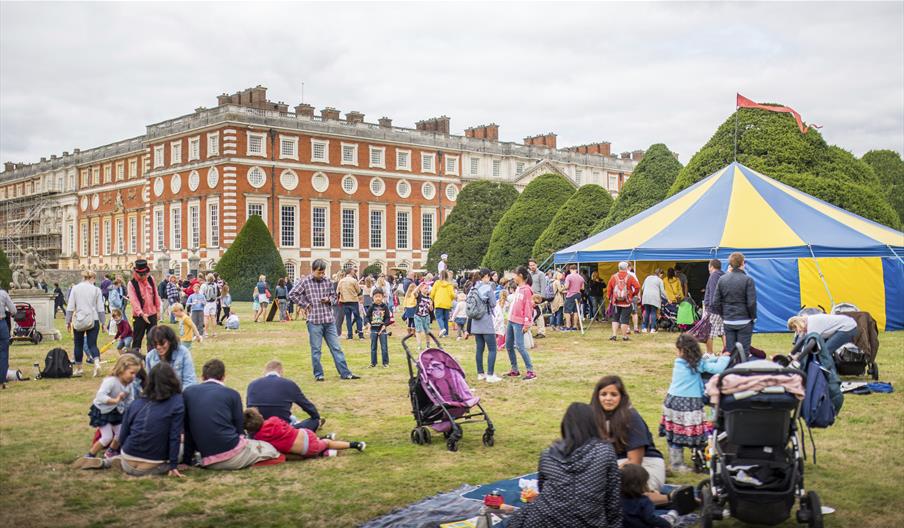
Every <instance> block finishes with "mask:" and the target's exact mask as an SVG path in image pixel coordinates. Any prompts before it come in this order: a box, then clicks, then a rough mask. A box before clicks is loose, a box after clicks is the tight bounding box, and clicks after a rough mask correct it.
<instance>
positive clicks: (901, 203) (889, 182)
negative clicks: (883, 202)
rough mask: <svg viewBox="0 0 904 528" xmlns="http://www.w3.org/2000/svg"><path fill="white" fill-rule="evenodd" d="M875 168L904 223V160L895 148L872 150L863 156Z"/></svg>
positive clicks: (891, 202)
mask: <svg viewBox="0 0 904 528" xmlns="http://www.w3.org/2000/svg"><path fill="white" fill-rule="evenodd" d="M861 159H862V160H863V161H864V162H866V164H867V165H869V166H870V167H872V168H873V171H874V172H875V173H876V177H877V178H879V183H880V185H881V186H882V189H883V190H884V191H885V196H886V197H887V198H888V201H889V203H890V204H891V206H892V207H894V209H895V212H897V213H898V219H899V220H900V221H901V223H902V224H904V161H902V160H901V155H900V154H898V153H897V152H895V151H893V150H871V151H869V152H867V153H866V154H864V155H863V157H862V158H861Z"/></svg>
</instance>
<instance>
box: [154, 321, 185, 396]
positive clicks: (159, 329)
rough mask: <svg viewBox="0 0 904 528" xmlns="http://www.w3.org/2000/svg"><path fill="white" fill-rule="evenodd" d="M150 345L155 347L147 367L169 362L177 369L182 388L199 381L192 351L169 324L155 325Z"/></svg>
mask: <svg viewBox="0 0 904 528" xmlns="http://www.w3.org/2000/svg"><path fill="white" fill-rule="evenodd" d="M148 345H150V346H152V347H154V348H152V349H151V350H149V351H148V355H147V358H145V363H146V366H147V369H148V370H150V369H153V368H154V366H155V365H157V364H158V363H161V362H165V363H169V364H170V366H171V367H173V370H174V371H176V377H177V378H178V379H179V382H180V383H181V386H182V390H185V389H186V388H187V387H189V386H191V385H194V384H195V383H197V377H196V376H195V362H194V360H192V357H191V351H190V350H189V349H187V348H186V347H185V345H182V344H181V343H180V342H179V338H178V337H177V336H176V332H174V331H173V329H172V328H170V327H169V326H155V327H154V328H152V329H151V331H150V333H148Z"/></svg>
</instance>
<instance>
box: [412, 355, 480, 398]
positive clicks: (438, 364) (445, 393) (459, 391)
mask: <svg viewBox="0 0 904 528" xmlns="http://www.w3.org/2000/svg"><path fill="white" fill-rule="evenodd" d="M418 363H420V366H421V373H422V375H421V380H420V381H421V383H422V384H427V385H429V387H430V389H432V390H428V387H424V389H425V392H426V393H427V395H428V396H429V397H430V399H431V401H433V403H435V404H437V405H439V404H445V405H449V406H453V407H471V406H473V405H475V404H476V403H477V402H478V401H480V398H477V397H476V396H474V395H473V394H471V389H470V388H469V387H468V384H467V382H465V373H464V371H463V370H462V369H461V365H459V364H458V362H457V361H455V358H453V357H452V356H450V355H449V354H447V353H446V352H445V351H443V350H440V349H438V348H429V349H427V350H425V351H423V352H421V355H420V357H419V358H418Z"/></svg>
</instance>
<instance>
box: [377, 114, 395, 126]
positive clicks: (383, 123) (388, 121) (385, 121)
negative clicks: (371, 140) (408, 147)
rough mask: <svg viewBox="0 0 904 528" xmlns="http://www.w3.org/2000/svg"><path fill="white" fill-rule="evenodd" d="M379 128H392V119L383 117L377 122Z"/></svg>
mask: <svg viewBox="0 0 904 528" xmlns="http://www.w3.org/2000/svg"><path fill="white" fill-rule="evenodd" d="M379 123H380V128H392V119H390V118H388V117H386V116H383V117H381V118H380V120H379Z"/></svg>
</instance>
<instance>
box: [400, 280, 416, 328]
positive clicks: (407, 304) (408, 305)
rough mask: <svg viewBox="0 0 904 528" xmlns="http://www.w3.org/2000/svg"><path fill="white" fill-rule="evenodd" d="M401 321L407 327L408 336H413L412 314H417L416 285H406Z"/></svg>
mask: <svg viewBox="0 0 904 528" xmlns="http://www.w3.org/2000/svg"><path fill="white" fill-rule="evenodd" d="M402 310H403V311H402V320H403V321H405V323H406V324H407V325H408V335H414V314H415V313H416V312H417V285H415V284H414V283H411V284H409V285H408V291H406V292H405V299H404V300H403V301H402Z"/></svg>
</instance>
